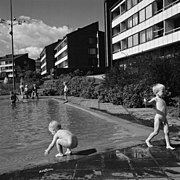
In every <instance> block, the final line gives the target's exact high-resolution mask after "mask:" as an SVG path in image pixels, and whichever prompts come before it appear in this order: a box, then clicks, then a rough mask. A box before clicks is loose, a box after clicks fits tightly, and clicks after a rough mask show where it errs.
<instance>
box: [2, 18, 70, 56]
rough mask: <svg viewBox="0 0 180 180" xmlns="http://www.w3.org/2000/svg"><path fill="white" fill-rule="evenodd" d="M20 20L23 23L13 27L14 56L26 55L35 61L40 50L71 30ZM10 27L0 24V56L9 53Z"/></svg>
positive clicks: (33, 20) (40, 22)
mask: <svg viewBox="0 0 180 180" xmlns="http://www.w3.org/2000/svg"><path fill="white" fill-rule="evenodd" d="M19 19H21V20H25V23H22V24H21V25H14V26H13V27H14V30H13V32H14V51H15V54H19V53H28V54H29V57H30V58H33V59H36V58H38V57H39V55H40V52H41V51H42V49H43V48H44V47H45V46H47V45H49V44H51V43H54V42H56V41H57V40H58V39H62V38H63V37H64V36H65V35H66V34H68V33H70V32H72V31H73V29H71V28H69V27H67V26H63V27H55V26H53V27H51V26H49V25H47V24H45V23H44V22H43V21H41V20H37V19H31V18H30V17H25V16H21V17H19ZM9 32H10V26H9V25H7V24H2V23H1V24H0V56H4V55H6V54H10V53H11V37H10V35H9Z"/></svg>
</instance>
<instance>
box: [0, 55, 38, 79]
mask: <svg viewBox="0 0 180 180" xmlns="http://www.w3.org/2000/svg"><path fill="white" fill-rule="evenodd" d="M28 70H31V71H34V70H35V60H33V59H31V58H29V57H28V54H27V53H26V54H17V55H14V72H15V76H18V74H21V73H24V72H25V71H28ZM0 74H1V75H2V76H4V75H5V76H7V77H8V78H12V77H13V63H12V55H11V54H9V55H6V56H3V57H0Z"/></svg>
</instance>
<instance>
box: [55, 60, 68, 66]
mask: <svg viewBox="0 0 180 180" xmlns="http://www.w3.org/2000/svg"><path fill="white" fill-rule="evenodd" d="M65 67H68V61H67V60H66V61H63V62H62V63H60V64H58V66H57V68H65Z"/></svg>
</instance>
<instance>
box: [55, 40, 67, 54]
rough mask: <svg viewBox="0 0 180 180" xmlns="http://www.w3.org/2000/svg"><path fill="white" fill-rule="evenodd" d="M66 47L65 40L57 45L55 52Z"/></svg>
mask: <svg viewBox="0 0 180 180" xmlns="http://www.w3.org/2000/svg"><path fill="white" fill-rule="evenodd" d="M65 46H67V39H65V40H64V41H62V42H61V43H60V45H58V47H57V52H59V51H60V50H61V49H62V48H63V47H65Z"/></svg>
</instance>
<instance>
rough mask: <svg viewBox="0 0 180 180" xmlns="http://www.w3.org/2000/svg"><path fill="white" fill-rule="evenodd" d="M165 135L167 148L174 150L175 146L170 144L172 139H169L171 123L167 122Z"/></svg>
mask: <svg viewBox="0 0 180 180" xmlns="http://www.w3.org/2000/svg"><path fill="white" fill-rule="evenodd" d="M164 135H165V141H166V148H167V149H171V150H174V149H175V148H173V147H172V146H171V145H170V140H169V125H168V123H166V124H165V125H164Z"/></svg>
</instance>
